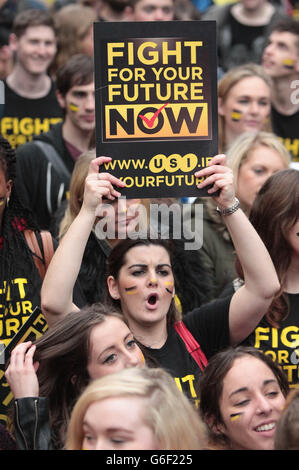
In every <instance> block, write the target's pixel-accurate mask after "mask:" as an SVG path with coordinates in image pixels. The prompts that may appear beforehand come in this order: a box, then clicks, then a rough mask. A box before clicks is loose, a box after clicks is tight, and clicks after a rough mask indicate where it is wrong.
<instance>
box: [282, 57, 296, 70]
mask: <svg viewBox="0 0 299 470" xmlns="http://www.w3.org/2000/svg"><path fill="white" fill-rule="evenodd" d="M282 64H283V66H284V67H285V68H286V69H289V70H293V68H294V60H293V59H284V60H283V61H282Z"/></svg>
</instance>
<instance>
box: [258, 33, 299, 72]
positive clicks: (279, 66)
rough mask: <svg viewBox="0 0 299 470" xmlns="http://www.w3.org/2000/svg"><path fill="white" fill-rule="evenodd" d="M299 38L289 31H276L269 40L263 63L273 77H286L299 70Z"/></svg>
mask: <svg viewBox="0 0 299 470" xmlns="http://www.w3.org/2000/svg"><path fill="white" fill-rule="evenodd" d="M298 41H299V38H298V36H297V35H295V34H293V33H289V32H287V31H274V32H273V33H272V34H271V35H270V37H269V40H268V45H267V46H266V48H265V50H264V53H263V58H262V65H263V67H264V69H265V70H266V72H267V73H268V74H269V75H270V77H273V78H280V77H285V76H288V75H291V74H293V73H294V72H299V51H298Z"/></svg>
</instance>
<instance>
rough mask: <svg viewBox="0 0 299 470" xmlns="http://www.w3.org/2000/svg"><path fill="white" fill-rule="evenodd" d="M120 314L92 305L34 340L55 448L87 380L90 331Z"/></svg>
mask: <svg viewBox="0 0 299 470" xmlns="http://www.w3.org/2000/svg"><path fill="white" fill-rule="evenodd" d="M109 317H116V318H119V319H120V320H122V321H125V320H124V318H123V317H122V315H120V314H119V313H118V312H115V311H113V309H111V307H108V306H106V305H104V304H100V303H97V304H93V305H91V306H89V307H84V308H83V309H81V310H80V311H79V312H71V313H69V314H68V315H67V316H65V317H64V318H63V319H62V320H60V321H58V322H57V323H56V324H55V325H54V326H53V327H52V328H51V329H50V330H48V331H47V332H46V333H45V334H44V335H43V336H42V337H41V338H40V339H38V340H37V341H36V343H35V344H36V352H35V354H34V361H38V362H39V363H40V365H39V368H38V370H37V376H38V381H39V386H40V396H43V397H48V399H49V409H50V425H51V428H52V429H53V432H54V436H55V439H54V440H55V442H54V445H55V447H56V448H60V447H61V446H62V445H63V439H64V432H65V431H66V426H67V423H68V420H69V417H70V413H71V410H72V407H73V405H74V403H75V401H76V400H77V398H78V396H79V395H80V394H81V392H82V391H83V389H84V388H85V387H86V385H87V384H88V383H89V380H90V379H89V375H88V370H87V366H88V361H89V351H90V333H91V330H92V329H93V328H94V327H95V326H97V325H99V324H101V323H103V322H104V321H106V319H107V318H109Z"/></svg>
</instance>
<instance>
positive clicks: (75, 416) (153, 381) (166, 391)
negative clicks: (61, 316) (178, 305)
mask: <svg viewBox="0 0 299 470" xmlns="http://www.w3.org/2000/svg"><path fill="white" fill-rule="evenodd" d="M111 397H136V398H137V397H138V398H143V399H144V407H143V420H144V424H145V425H147V426H148V427H149V428H150V429H151V430H152V431H153V433H154V437H155V441H156V442H157V443H158V445H159V449H163V450H170V449H176V450H183V449H186V450H196V449H202V448H204V446H205V443H206V426H205V424H204V423H203V421H202V420H201V418H200V417H199V414H198V413H197V411H196V409H195V407H194V406H193V405H192V404H191V403H190V402H189V400H188V398H187V397H186V396H185V395H184V394H183V392H181V391H180V390H179V389H178V388H177V386H176V384H175V382H174V379H173V378H172V377H171V376H170V375H169V374H168V373H167V372H165V371H164V370H163V369H160V368H156V369H149V368H148V367H143V368H138V367H136V368H132V369H124V370H122V371H120V372H117V373H115V374H109V375H108V376H104V377H102V378H100V379H96V380H94V381H93V382H92V383H91V384H90V385H89V386H88V387H87V388H86V389H85V391H84V392H83V393H82V395H81V397H80V398H79V400H78V401H77V403H76V405H75V407H74V409H73V412H72V416H71V419H70V422H69V426H68V430H67V437H66V445H65V449H67V450H81V449H82V443H83V438H84V436H83V420H84V416H85V413H86V411H87V408H88V407H89V406H90V405H91V404H92V403H95V402H97V401H100V400H105V399H107V398H111ZM99 419H100V417H99Z"/></svg>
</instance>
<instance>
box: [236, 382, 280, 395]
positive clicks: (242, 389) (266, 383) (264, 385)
mask: <svg viewBox="0 0 299 470" xmlns="http://www.w3.org/2000/svg"><path fill="white" fill-rule="evenodd" d="M270 383H277V380H275V379H267V380H264V382H263V387H266V385H269V384H270ZM247 391H248V387H241V388H238V389H237V390H234V391H233V392H232V393H231V394H230V395H229V397H231V396H233V395H236V394H237V393H241V392H247Z"/></svg>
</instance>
